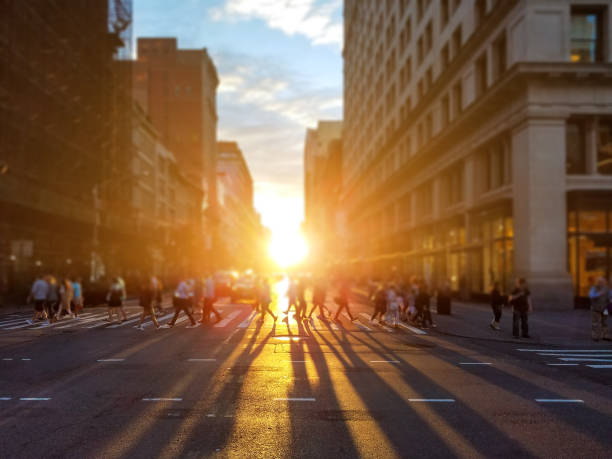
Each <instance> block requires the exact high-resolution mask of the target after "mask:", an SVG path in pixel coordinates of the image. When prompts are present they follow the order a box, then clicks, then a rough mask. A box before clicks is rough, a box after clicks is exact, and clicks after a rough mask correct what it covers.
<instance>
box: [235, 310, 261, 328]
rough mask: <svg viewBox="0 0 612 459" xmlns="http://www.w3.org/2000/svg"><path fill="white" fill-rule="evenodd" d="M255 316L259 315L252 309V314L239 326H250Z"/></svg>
mask: <svg viewBox="0 0 612 459" xmlns="http://www.w3.org/2000/svg"><path fill="white" fill-rule="evenodd" d="M255 317H257V311H251V314H249V316H248V317H247V318H246V319H244V320H243V321H242V322H241V323H240V324H239V325H238V328H249V325H251V322H253V320H254V319H255Z"/></svg>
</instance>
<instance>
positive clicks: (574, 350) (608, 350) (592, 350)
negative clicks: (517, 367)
mask: <svg viewBox="0 0 612 459" xmlns="http://www.w3.org/2000/svg"><path fill="white" fill-rule="evenodd" d="M517 351H521V352H575V353H576V354H577V353H581V354H582V353H583V352H610V349H517Z"/></svg>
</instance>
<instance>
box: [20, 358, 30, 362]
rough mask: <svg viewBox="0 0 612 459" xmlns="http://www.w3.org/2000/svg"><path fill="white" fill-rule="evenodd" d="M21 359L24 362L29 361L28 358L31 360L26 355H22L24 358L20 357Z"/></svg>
mask: <svg viewBox="0 0 612 459" xmlns="http://www.w3.org/2000/svg"><path fill="white" fill-rule="evenodd" d="M21 360H23V361H24V362H29V361H30V360H32V359H29V358H27V357H24V358H22V359H21Z"/></svg>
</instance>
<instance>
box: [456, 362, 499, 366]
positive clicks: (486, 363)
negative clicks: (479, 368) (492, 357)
mask: <svg viewBox="0 0 612 459" xmlns="http://www.w3.org/2000/svg"><path fill="white" fill-rule="evenodd" d="M459 365H493V364H492V363H491V362H460V363H459Z"/></svg>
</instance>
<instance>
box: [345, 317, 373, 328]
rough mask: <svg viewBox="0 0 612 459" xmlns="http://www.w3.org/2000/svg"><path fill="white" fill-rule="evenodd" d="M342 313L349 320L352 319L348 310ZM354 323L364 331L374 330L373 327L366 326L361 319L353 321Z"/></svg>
mask: <svg viewBox="0 0 612 459" xmlns="http://www.w3.org/2000/svg"><path fill="white" fill-rule="evenodd" d="M342 315H343V316H344V317H346V318H347V319H348V321H349V322H350V321H351V318H350V316H349V315H348V314H347V313H346V312H342ZM353 324H355V325H357V326H358V327H359V328H361V329H362V330H363V331H372V329H371V328H370V327H366V326H365V325H364V324H362V323H361V322H359V320H356V321H355V322H353Z"/></svg>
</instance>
